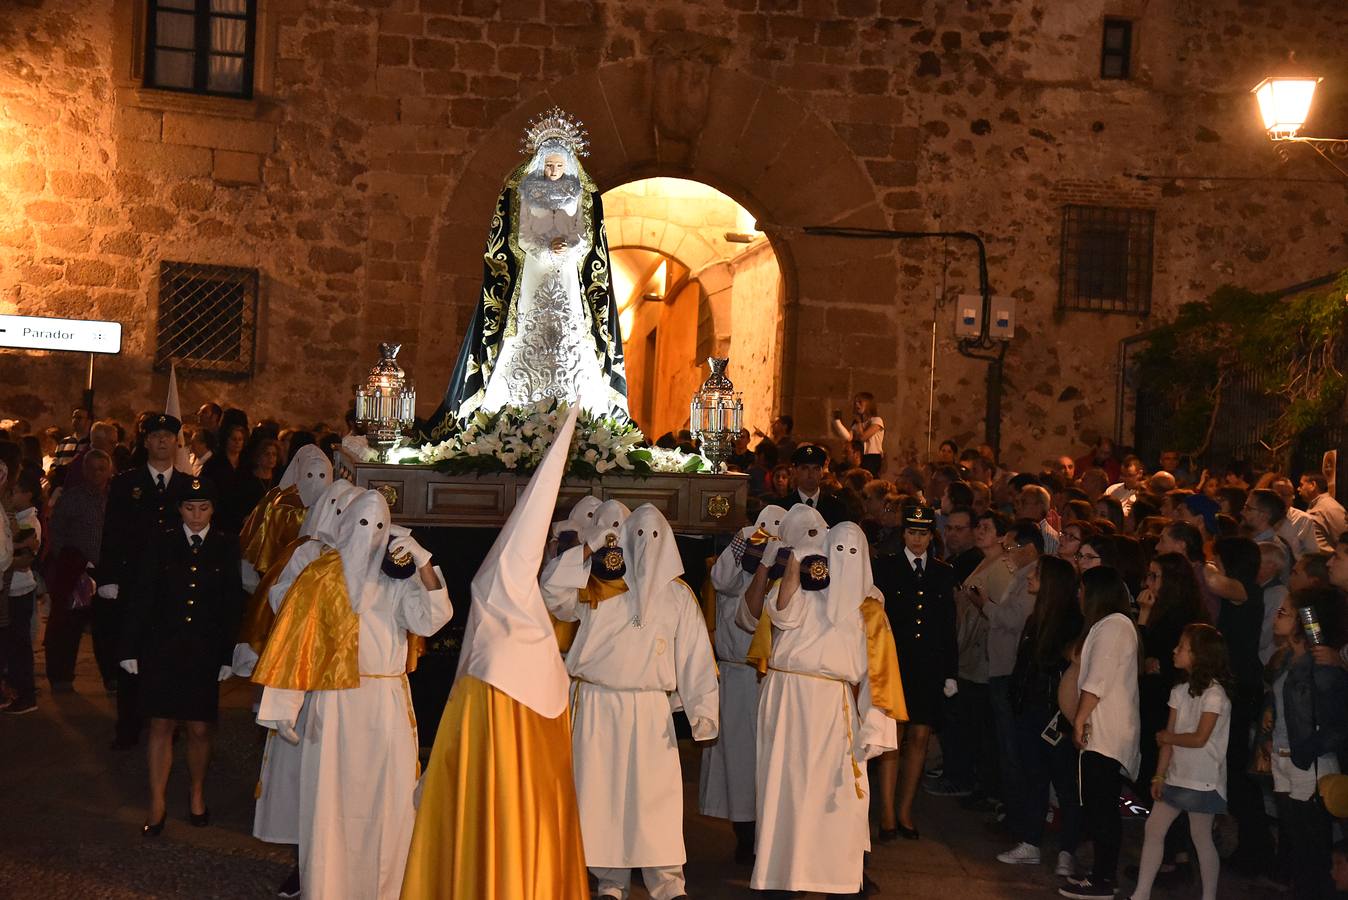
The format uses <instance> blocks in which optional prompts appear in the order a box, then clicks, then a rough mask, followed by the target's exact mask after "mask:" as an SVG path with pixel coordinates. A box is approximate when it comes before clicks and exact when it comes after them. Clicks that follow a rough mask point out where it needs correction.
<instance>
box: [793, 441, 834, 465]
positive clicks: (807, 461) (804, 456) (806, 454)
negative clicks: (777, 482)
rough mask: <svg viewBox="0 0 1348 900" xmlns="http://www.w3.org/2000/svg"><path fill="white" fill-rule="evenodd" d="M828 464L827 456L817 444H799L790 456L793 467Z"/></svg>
mask: <svg viewBox="0 0 1348 900" xmlns="http://www.w3.org/2000/svg"><path fill="white" fill-rule="evenodd" d="M826 462H828V454H827V453H825V452H824V448H823V447H820V446H819V445H818V444H801V445H800V446H799V447H797V448H796V449H795V452H793V453H792V454H791V465H793V466H822V465H824V463H826Z"/></svg>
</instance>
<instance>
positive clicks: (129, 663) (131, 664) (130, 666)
mask: <svg viewBox="0 0 1348 900" xmlns="http://www.w3.org/2000/svg"><path fill="white" fill-rule="evenodd" d="M114 587H115V585H114ZM117 665H119V666H121V667H122V668H123V669H125V670H126V673H127V674H128V675H139V674H140V661H139V660H135V659H124V660H122V661H121V662H119V663H118V664H117Z"/></svg>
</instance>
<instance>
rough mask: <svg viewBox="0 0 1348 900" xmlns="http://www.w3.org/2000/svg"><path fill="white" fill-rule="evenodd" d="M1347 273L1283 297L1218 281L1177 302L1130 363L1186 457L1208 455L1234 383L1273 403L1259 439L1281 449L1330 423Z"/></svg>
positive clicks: (1345, 326) (1336, 405) (1338, 383)
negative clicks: (1274, 410) (1199, 296)
mask: <svg viewBox="0 0 1348 900" xmlns="http://www.w3.org/2000/svg"><path fill="white" fill-rule="evenodd" d="M1345 294H1348V271H1345V272H1343V273H1341V274H1340V275H1339V277H1338V279H1337V280H1336V282H1335V283H1334V285H1333V286H1331V287H1329V288H1327V289H1320V290H1314V291H1309V292H1304V293H1300V294H1295V295H1292V296H1290V297H1280V296H1279V295H1277V294H1264V293H1258V292H1256V291H1250V290H1247V289H1245V288H1239V287H1234V286H1231V285H1224V286H1223V287H1220V288H1218V289H1217V290H1215V291H1213V293H1212V294H1211V295H1210V296H1209V297H1208V298H1207V299H1205V300H1203V301H1200V302H1194V303H1186V304H1184V305H1183V306H1181V307H1180V308H1179V310H1178V312H1177V313H1176V315H1175V318H1174V320H1173V321H1171V322H1169V323H1167V324H1165V325H1162V326H1161V327H1159V328H1157V329H1156V330H1155V331H1153V332H1152V334H1151V335H1150V343H1149V345H1148V346H1147V348H1146V349H1145V350H1143V351H1142V352H1141V353H1139V354H1138V357H1137V370H1136V375H1137V387H1138V389H1139V391H1141V392H1144V393H1146V395H1147V396H1148V398H1149V399H1150V401H1151V402H1153V403H1156V404H1159V406H1160V407H1161V408H1160V409H1159V410H1158V411H1159V412H1160V413H1161V414H1162V415H1163V416H1164V418H1165V419H1166V420H1167V422H1168V423H1169V428H1168V433H1169V434H1170V435H1171V437H1172V439H1173V440H1174V442H1175V443H1176V444H1179V445H1180V446H1181V447H1182V448H1183V449H1184V450H1185V451H1186V452H1189V453H1192V454H1194V455H1199V454H1202V453H1203V452H1205V451H1206V450H1207V449H1208V446H1209V444H1210V442H1211V438H1212V433H1213V426H1214V424H1215V422H1216V421H1217V420H1218V418H1219V417H1220V416H1222V415H1223V409H1222V405H1223V401H1224V399H1225V398H1226V394H1227V393H1228V389H1229V387H1228V386H1229V385H1230V384H1231V383H1232V382H1234V381H1236V380H1237V379H1240V380H1245V381H1246V383H1249V382H1250V381H1252V382H1253V385H1254V387H1255V388H1256V389H1257V390H1258V391H1260V392H1262V393H1263V394H1264V395H1266V396H1267V397H1269V398H1270V399H1272V400H1274V401H1275V402H1276V403H1277V404H1278V409H1279V410H1280V413H1279V414H1278V415H1277V416H1276V417H1274V418H1272V420H1271V421H1270V422H1269V424H1268V425H1267V427H1266V428H1265V431H1264V434H1263V435H1262V436H1261V437H1262V440H1263V441H1264V443H1265V444H1266V445H1267V446H1269V447H1271V448H1282V447H1286V446H1287V445H1289V443H1290V442H1291V441H1292V440H1293V439H1294V438H1295V437H1296V436H1297V435H1298V434H1299V433H1301V432H1303V431H1305V430H1306V429H1308V428H1312V427H1315V426H1318V425H1323V424H1325V423H1326V422H1327V421H1329V420H1331V419H1332V418H1334V417H1336V416H1337V415H1338V414H1339V412H1340V410H1341V409H1342V407H1343V404H1344V398H1345V389H1346V388H1348V382H1346V381H1345V377H1344V372H1343V369H1344V363H1345V353H1344V342H1345V335H1348V304H1346V303H1345V302H1344V300H1345Z"/></svg>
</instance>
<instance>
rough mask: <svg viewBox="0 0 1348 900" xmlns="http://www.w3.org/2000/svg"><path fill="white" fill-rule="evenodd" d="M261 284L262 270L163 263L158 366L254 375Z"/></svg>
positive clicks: (224, 373) (226, 374) (156, 365)
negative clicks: (259, 287) (260, 272)
mask: <svg viewBox="0 0 1348 900" xmlns="http://www.w3.org/2000/svg"><path fill="white" fill-rule="evenodd" d="M257 285H258V275H257V269H240V268H233V267H230V266H211V265H202V264H199V263H184V262H167V261H165V262H161V263H160V264H159V321H158V342H157V346H156V352H155V361H154V362H155V368H156V369H159V370H164V369H167V368H168V367H169V363H171V362H172V363H176V364H177V367H178V368H179V369H182V370H185V371H198V372H209V373H211V374H214V375H220V376H239V377H246V376H248V375H251V374H252V373H253V361H254V358H255V349H256V337H257Z"/></svg>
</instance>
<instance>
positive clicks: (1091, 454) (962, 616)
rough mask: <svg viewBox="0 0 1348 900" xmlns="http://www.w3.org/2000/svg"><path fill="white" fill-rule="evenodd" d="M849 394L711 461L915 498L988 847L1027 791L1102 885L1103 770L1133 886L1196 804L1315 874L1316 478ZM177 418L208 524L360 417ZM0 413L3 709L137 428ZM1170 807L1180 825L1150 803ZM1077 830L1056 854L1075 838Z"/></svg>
mask: <svg viewBox="0 0 1348 900" xmlns="http://www.w3.org/2000/svg"><path fill="white" fill-rule="evenodd" d="M854 414H855V415H854V419H853V424H852V426H851V427H850V428H849V426H847V425H846V424H844V423H843V421H842V418H841V414H839V415H838V417H837V419H836V421H835V423H834V428H833V431H834V434H833V435H832V436H833V437H842V438H843V440H842V442H841V444H839V445H835V446H834V447H833V448H832V452H831V453H830V452H828V449H829V448H828V445H827V444H825V443H821V444H819V445H813V444H810V443H808V442H803V441H800V440H799V439H798V438H797V437H796V435H795V434H794V433H793V432H794V427H793V422H792V420H791V417H790V416H786V415H783V416H780V417H778V418H777V419H775V420H774V421H773V423H772V425H771V429H770V431H769V433H767V434H764V433H762V432H759V433H758V437H759V440H758V442H757V443H756V444H753V441H752V438H751V435H750V433H749V432H748V431H747V430H746V431H745V432H743V433H742V434H741V435H740V440H739V442H738V443H737V445H736V447H735V453H734V455H733V456H732V458H731V460H730V466H731V468H732V469H734V470H738V471H742V472H744V473H746V474H747V475H748V476H749V479H750V494H751V499H750V508H749V510H748V512H749V515H750V517H751V518H752V517H753V516H754V514H755V512H756V510H757V508H759V507H761V505H763V504H767V503H778V504H782V505H785V506H790V505H792V504H794V503H796V502H811V503H812V505H814V504H815V503H816V501H817V504H818V508H819V509H820V511H821V513H822V514H824V515H825V517H826V518H828V519H830V521H829V524H830V525H833V524H836V521H842V520H851V521H855V522H858V523H860V524H861V525H862V527H863V528H864V530H865V532H866V534H867V537H868V539H869V542H870V549H871V553H872V554H873V555H875V556H884V555H894V554H899V553H902V552H903V547H904V544H903V529H902V525H901V520H900V510H901V508H902V507H903V506H904V505H905V504H908V503H913V502H916V503H926V504H929V505H931V506H932V507H933V508H934V509H935V510H936V518H937V534H936V537H935V541H934V545H933V552H934V553H935V554H936V555H937V556H938V557H940V558H942V559H944V560H945V561H946V562H948V563H949V564H950V565H951V566H952V567H953V568H954V570H955V573H956V579H957V582H958V585H959V587H958V589H957V591H956V594H955V604H956V626H957V636H958V641H957V644H958V653H959V660H958V671H959V678H958V692H957V693H955V694H954V695H953V696H951V697H949V698H948V704H949V708H948V710H947V711H946V714H945V716H944V721H945V724H944V727H943V729H942V730H941V732H940V735H939V741H940V746H941V759H942V762H941V765H940V766H939V767H938V769H937V770H933V771H932V772H930V773H928V774H929V777H928V778H927V780H926V789H927V791H928V793H931V794H934V795H945V796H957V797H960V798H961V803H962V804H963V805H964V806H966V807H967V808H969V809H971V810H977V811H979V812H981V813H983V814H985V815H986V816H987V817H988V818H989V821H990V823H991V824H992V825H993V826H994V827H997V828H1000V829H1002V831H1003V833H1004V834H1005V835H1006V837H1007V840H1008V843H1009V844H1010V847H1009V849H1008V850H1007V851H1006V852H1004V853H1002V854H1001V855H999V856H998V859H999V860H1000V861H1001V862H1003V863H1006V864H1008V865H1030V864H1041V862H1045V861H1046V860H1045V858H1044V856H1043V853H1044V850H1045V844H1046V841H1047V836H1046V829H1045V822H1046V816H1048V814H1049V811H1050V810H1053V813H1052V820H1053V821H1054V822H1056V825H1057V827H1056V828H1055V831H1056V835H1057V837H1056V843H1057V854H1056V856H1050V857H1049V858H1048V859H1047V862H1050V863H1053V864H1054V868H1055V871H1056V872H1057V873H1058V874H1059V875H1061V876H1063V877H1064V879H1072V880H1068V881H1065V882H1064V884H1065V887H1064V892H1065V893H1066V895H1067V896H1086V897H1089V896H1106V894H1104V893H1098V892H1097V893H1092V891H1103V890H1105V889H1107V888H1108V889H1110V890H1112V888H1113V884H1114V881H1113V880H1114V878H1115V877H1116V873H1115V871H1114V870H1115V869H1116V868H1117V858H1118V849H1119V848H1118V844H1119V834H1118V822H1119V814H1118V813H1119V808H1120V796H1122V797H1123V798H1124V800H1123V808H1124V809H1125V810H1127V809H1129V808H1132V809H1135V810H1137V811H1139V813H1140V814H1145V811H1146V810H1147V809H1152V810H1158V809H1162V810H1163V811H1164V814H1163V815H1161V816H1158V817H1157V818H1156V819H1155V821H1156V823H1157V824H1156V825H1155V826H1153V827H1149V829H1148V831H1147V850H1146V852H1144V854H1143V860H1142V866H1141V868H1140V871H1138V872H1136V873H1135V877H1136V878H1137V880H1138V890H1137V892H1136V893H1135V894H1134V896H1135V897H1137V898H1139V900H1145V898H1146V897H1147V896H1148V894H1149V890H1150V884H1151V883H1152V880H1154V879H1156V878H1158V877H1160V878H1164V877H1166V876H1167V873H1170V872H1174V871H1182V870H1184V869H1186V868H1187V867H1189V866H1196V868H1197V869H1198V870H1199V871H1200V872H1201V875H1202V880H1203V883H1204V895H1205V897H1212V896H1215V893H1214V892H1215V890H1216V879H1217V870H1216V868H1215V866H1216V864H1215V862H1214V860H1215V856H1214V855H1213V853H1215V851H1212V852H1209V851H1210V848H1211V844H1212V842H1211V836H1212V829H1213V824H1212V823H1213V816H1214V815H1220V814H1222V813H1225V814H1226V815H1227V816H1228V817H1229V820H1230V821H1233V822H1234V829H1235V831H1236V833H1237V835H1238V844H1239V849H1238V851H1237V852H1236V853H1234V854H1228V865H1232V866H1237V867H1240V868H1243V869H1247V870H1250V873H1251V874H1254V875H1257V876H1260V877H1265V878H1271V879H1273V880H1275V881H1280V882H1283V883H1287V884H1291V885H1293V886H1294V888H1295V890H1296V892H1297V896H1307V897H1313V896H1329V894H1328V893H1327V892H1328V891H1330V890H1332V888H1331V887H1330V879H1331V859H1332V858H1333V860H1334V861H1335V864H1336V865H1337V868H1336V869H1335V872H1336V873H1338V874H1343V875H1348V862H1344V863H1343V864H1342V865H1339V863H1340V862H1342V859H1341V857H1342V854H1341V853H1339V854H1338V856H1334V855H1333V853H1332V850H1331V845H1332V831H1331V829H1332V828H1333V827H1335V826H1334V824H1333V820H1332V816H1331V813H1335V814H1337V815H1343V814H1344V810H1342V809H1334V808H1333V804H1328V803H1326V802H1325V801H1324V796H1325V794H1326V791H1327V788H1326V782H1325V779H1326V778H1327V777H1328V778H1332V777H1335V776H1337V773H1338V772H1339V771H1340V767H1341V766H1342V765H1343V764H1345V763H1348V759H1344V758H1343V757H1344V754H1345V751H1348V656H1345V652H1344V647H1345V644H1348V608H1346V606H1345V604H1346V603H1348V600H1346V599H1345V598H1346V597H1348V521H1346V520H1345V512H1344V508H1343V507H1342V506H1341V505H1339V504H1338V503H1337V502H1336V501H1335V499H1334V495H1333V489H1332V488H1333V486H1332V484H1331V483H1330V481H1329V479H1328V477H1327V476H1326V475H1325V474H1322V473H1320V472H1305V473H1298V477H1297V478H1296V479H1295V480H1293V478H1291V477H1290V476H1289V475H1288V474H1287V473H1283V472H1279V471H1274V470H1268V471H1262V472H1254V471H1252V470H1251V469H1250V467H1249V466H1246V465H1243V464H1236V465H1230V466H1227V467H1224V468H1220V469H1218V468H1207V469H1204V468H1201V467H1199V466H1198V465H1196V464H1194V463H1193V462H1192V461H1189V460H1185V459H1184V458H1183V457H1182V456H1181V455H1180V454H1179V453H1176V452H1171V451H1167V452H1166V453H1163V454H1161V455H1160V457H1159V459H1158V460H1157V465H1154V466H1148V465H1147V464H1146V463H1144V461H1143V460H1141V459H1139V458H1138V457H1136V456H1133V455H1121V454H1119V452H1118V450H1117V448H1115V447H1114V446H1113V444H1112V443H1111V442H1110V441H1109V440H1108V439H1101V440H1099V441H1096V442H1095V443H1094V444H1093V445H1092V446H1091V447H1090V449H1089V450H1088V451H1087V452H1085V453H1083V454H1072V453H1064V454H1063V455H1061V456H1057V457H1052V458H1049V459H1046V460H1044V461H1042V463H1041V464H1040V465H1037V466H1029V467H1022V468H1023V470H1022V471H1016V469H1015V468H1013V467H1011V466H1009V465H1007V464H1005V463H1003V462H1002V461H1001V460H999V459H998V457H997V455H996V453H995V452H994V450H993V448H991V447H989V446H986V445H983V446H978V447H971V448H961V447H959V446H958V445H957V444H956V443H955V442H953V441H943V442H942V443H941V444H940V445H939V446H938V448H937V452H936V453H935V455H934V457H933V458H932V459H930V460H927V461H925V462H921V461H913V462H912V463H911V464H909V465H905V466H895V465H894V464H893V461H892V460H887V459H884V458H877V455H878V454H879V452H880V448H881V447H882V446H883V445H882V444H881V443H880V442H879V441H878V440H876V437H877V435H880V434H882V431H883V422H882V421H881V420H880V419H879V417H878V416H877V415H876V414H875V407H874V401H873V400H872V399H870V398H869V396H868V395H859V397H858V399H857V402H856V404H855V405H854ZM190 418H191V419H193V420H194V421H192V422H190V423H189V425H188V427H187V428H185V429H184V431H183V439H182V449H181V451H180V455H179V460H178V467H179V468H181V469H183V470H185V471H187V472H189V473H191V474H200V475H202V476H204V477H208V478H210V479H211V481H212V482H214V483H215V485H216V486H217V489H218V493H219V496H220V498H221V502H220V504H219V510H218V513H217V521H218V522H219V523H220V524H221V526H222V527H224V528H225V529H227V530H231V531H236V530H237V529H238V527H239V526H240V524H241V523H242V521H243V520H244V518H245V517H246V516H247V515H248V513H249V512H250V511H251V509H252V508H253V506H254V505H255V504H256V502H257V501H258V499H259V498H261V497H262V496H263V494H264V493H265V492H266V491H267V490H268V489H269V488H271V487H272V486H274V485H275V484H276V482H277V480H278V478H279V477H280V474H281V473H282V471H283V470H284V469H285V466H286V463H287V461H288V460H289V459H290V458H291V457H292V456H293V455H294V454H295V453H296V452H297V451H298V450H299V449H300V448H301V447H303V446H306V445H309V444H317V445H319V446H320V447H321V448H322V449H323V450H324V452H325V453H327V454H328V455H329V457H331V458H333V459H334V460H335V462H337V463H338V465H339V466H340V464H341V461H342V459H343V458H344V457H345V458H349V457H350V455H351V454H352V453H353V452H354V453H356V454H358V452H359V444H360V442H361V440H362V439H361V438H360V437H359V435H358V433H357V429H356V428H355V423H354V422H353V421H352V419H351V418H348V419H347V420H346V421H344V422H342V423H341V424H339V425H338V426H337V427H336V428H329V427H328V426H327V425H325V424H323V423H316V424H313V425H311V426H308V427H284V426H283V425H282V424H281V423H279V422H276V421H273V420H262V421H258V422H252V423H250V420H249V418H248V416H247V415H246V414H245V413H244V412H243V411H242V410H240V409H236V408H228V409H225V408H222V407H221V406H219V405H217V404H214V403H207V404H204V405H203V406H202V407H201V408H200V409H199V410H198V411H197V413H196V415H195V416H193V417H190ZM0 426H4V428H3V431H0V504H3V512H4V514H3V515H0V569H2V570H3V571H4V572H5V579H4V583H3V591H4V602H3V603H0V631H2V632H3V641H2V642H0V650H2V651H3V655H2V656H0V674H3V679H4V680H3V690H4V694H3V696H2V697H0V705H3V706H4V707H5V711H6V712H7V713H10V714H22V713H25V712H30V711H31V710H32V709H34V708H36V696H37V692H36V689H35V687H34V666H33V655H34V654H33V645H34V641H35V640H36V639H37V638H38V631H39V622H40V620H41V617H42V616H41V612H40V611H41V610H43V609H45V610H46V611H47V616H48V620H49V623H59V624H60V625H61V627H56V628H53V627H51V625H50V624H49V627H48V629H47V633H46V643H45V651H46V675H47V678H48V680H49V682H50V684H51V689H52V690H53V691H68V690H70V689H71V685H72V681H73V669H74V662H75V657H76V653H77V651H78V646H79V640H80V635H81V634H82V633H83V631H84V630H85V626H86V624H87V623H88V622H89V621H90V618H91V607H92V606H93V605H94V604H95V603H96V602H97V597H96V596H95V592H94V583H93V581H92V580H91V579H90V577H89V575H88V572H89V570H90V567H92V566H96V565H97V562H98V557H99V541H100V537H101V528H102V522H103V503H104V502H105V499H104V498H105V493H106V487H107V484H108V482H109V479H110V478H111V477H112V476H113V475H114V474H115V473H117V472H120V471H125V470H127V469H129V468H131V467H134V466H136V465H138V464H141V463H142V462H143V460H144V450H143V449H142V448H140V447H138V446H137V445H136V441H135V439H134V435H136V434H137V433H138V430H139V429H138V428H137V427H136V423H120V422H116V421H112V420H95V419H94V418H93V417H92V416H91V415H90V414H89V412H88V411H86V410H84V409H82V408H77V409H75V410H73V411H72V414H71V418H70V422H69V427H68V429H67V428H48V429H46V430H44V431H41V432H39V433H33V432H32V430H31V426H30V425H29V424H28V423H26V422H24V421H22V420H7V421H6V422H3V423H0ZM669 440H672V441H673V442H674V445H676V446H680V445H687V446H691V442H692V437H691V435H678V436H675V435H668V436H666V438H665V440H664V441H662V442H667V441H669ZM751 445H752V446H751ZM828 457H831V460H830V459H828ZM886 465H888V466H889V467H890V469H891V470H893V471H886V469H885V466H886ZM1331 474H1332V473H1331ZM1312 620H1314V623H1315V625H1314V629H1315V630H1314V632H1313V633H1312V631H1311V629H1310V628H1309V627H1303V626H1306V625H1308V623H1309V622H1311V621H1312ZM72 625H73V627H71V626H72ZM1203 629H1207V631H1204V630H1203ZM71 635H73V641H72V640H71V638H70V636H71ZM54 636H55V637H54ZM1214 636H1215V637H1214ZM108 687H109V689H113V685H112V683H111V682H109V684H108ZM1177 773H1178V774H1177ZM1340 777H1348V776H1340ZM1202 785H1207V787H1201V786H1202ZM1337 790H1339V791H1342V790H1343V788H1342V787H1340V788H1337ZM1199 795H1201V796H1199ZM1162 804H1165V806H1164V807H1163V806H1162ZM1270 809H1272V810H1274V811H1275V812H1276V816H1272V817H1271V816H1270V815H1269V810H1270ZM1181 812H1184V813H1188V814H1189V816H1190V828H1189V830H1188V831H1189V833H1188V836H1187V837H1186V836H1185V835H1183V834H1181V831H1182V829H1172V830H1170V831H1169V833H1167V830H1166V828H1163V827H1161V826H1162V824H1164V825H1167V826H1168V824H1169V822H1171V821H1173V820H1174V817H1175V816H1176V815H1179V814H1180V813H1181ZM1087 841H1089V842H1091V843H1093V845H1094V852H1093V859H1094V862H1093V865H1092V867H1091V871H1090V872H1089V873H1088V874H1083V873H1081V872H1080V871H1079V870H1078V866H1077V861H1076V851H1077V849H1078V846H1079V845H1080V844H1083V843H1085V842H1087ZM1195 860H1196V861H1195ZM1340 870H1342V871H1340ZM1341 886H1342V885H1341Z"/></svg>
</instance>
